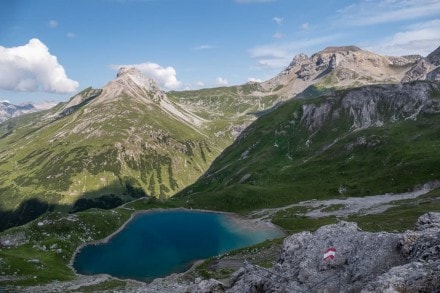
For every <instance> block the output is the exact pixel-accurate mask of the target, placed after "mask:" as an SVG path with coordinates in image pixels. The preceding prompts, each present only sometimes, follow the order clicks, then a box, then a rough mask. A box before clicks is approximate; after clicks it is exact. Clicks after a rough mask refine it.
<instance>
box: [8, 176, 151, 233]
mask: <svg viewBox="0 0 440 293" xmlns="http://www.w3.org/2000/svg"><path fill="white" fill-rule="evenodd" d="M97 195H98V196H97ZM141 197H148V195H147V194H146V193H145V192H144V190H143V189H142V188H139V187H136V186H133V185H131V184H130V183H126V184H125V191H124V192H123V193H122V194H120V195H116V194H108V190H107V189H106V188H103V189H102V190H97V191H93V192H86V193H84V194H83V195H82V196H81V197H80V198H79V199H78V200H76V201H75V203H74V204H73V205H60V204H49V203H48V202H46V201H43V200H41V199H39V198H31V199H27V200H25V201H23V202H22V203H20V205H19V207H18V208H17V209H15V210H3V209H1V208H0V232H1V231H4V230H6V229H9V228H13V227H16V226H20V225H23V224H26V223H28V222H30V221H32V220H35V219H36V218H38V217H40V216H41V215H43V214H45V213H47V212H52V211H67V212H69V213H76V212H80V211H85V210H88V209H92V208H98V209H106V210H108V209H113V208H116V207H118V206H120V205H122V204H124V203H127V202H129V201H132V200H134V199H138V198H141Z"/></svg>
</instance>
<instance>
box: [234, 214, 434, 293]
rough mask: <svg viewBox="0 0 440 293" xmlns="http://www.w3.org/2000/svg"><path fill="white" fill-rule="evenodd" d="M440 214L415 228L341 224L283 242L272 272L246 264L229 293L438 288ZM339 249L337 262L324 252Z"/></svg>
mask: <svg viewBox="0 0 440 293" xmlns="http://www.w3.org/2000/svg"><path fill="white" fill-rule="evenodd" d="M439 224H440V213H429V214H427V215H424V216H423V217H421V218H420V220H419V222H418V224H417V225H418V230H417V231H408V232H405V233H402V234H394V233H383V232H380V233H369V232H363V231H361V230H359V228H358V227H357V225H356V224H355V223H348V222H340V223H338V224H335V225H328V226H324V227H321V228H320V229H318V230H317V231H315V232H312V233H311V232H302V233H298V234H294V235H292V236H290V237H288V238H286V239H285V240H284V244H283V250H282V252H281V257H280V260H279V261H278V262H277V264H275V265H274V266H273V267H272V268H271V269H270V270H264V269H261V268H259V267H256V266H251V265H247V266H246V267H244V268H242V269H240V270H239V271H238V272H236V273H235V275H234V276H233V278H232V279H231V283H232V286H231V288H230V289H228V290H226V292H237V293H238V292H243V290H244V291H245V292H353V291H354V292H359V291H362V292H385V291H387V292H388V291H389V292H421V291H422V292H431V291H434V290H436V289H438V288H440V253H439V251H440V228H439V226H438V225H439ZM329 247H333V248H336V254H335V258H334V260H327V261H324V260H323V255H324V251H325V250H326V249H328V248H329Z"/></svg>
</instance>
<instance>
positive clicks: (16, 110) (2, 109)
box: [0, 101, 38, 123]
mask: <svg viewBox="0 0 440 293" xmlns="http://www.w3.org/2000/svg"><path fill="white" fill-rule="evenodd" d="M37 111H38V110H37V108H35V107H34V105H32V104H26V105H13V104H11V103H9V102H6V101H0V123H1V122H4V121H6V120H8V119H9V118H13V117H18V116H20V115H23V114H27V113H33V112H37Z"/></svg>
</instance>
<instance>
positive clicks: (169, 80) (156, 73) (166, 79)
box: [110, 62, 182, 89]
mask: <svg viewBox="0 0 440 293" xmlns="http://www.w3.org/2000/svg"><path fill="white" fill-rule="evenodd" d="M110 67H111V68H113V69H116V70H119V68H121V67H136V68H137V69H139V70H140V71H141V72H142V73H143V74H144V75H145V76H146V77H148V78H151V79H154V80H155V81H156V82H157V83H158V84H159V85H160V86H161V87H164V88H166V89H178V88H180V87H181V86H182V82H180V81H179V80H177V77H176V70H175V69H174V68H173V67H171V66H168V67H162V66H161V65H159V64H157V63H152V62H145V63H138V64H125V65H110Z"/></svg>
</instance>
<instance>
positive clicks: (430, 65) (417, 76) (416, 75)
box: [402, 47, 440, 82]
mask: <svg viewBox="0 0 440 293" xmlns="http://www.w3.org/2000/svg"><path fill="white" fill-rule="evenodd" d="M425 79H427V80H440V47H438V48H437V49H436V50H434V51H433V52H432V53H431V54H429V55H428V56H427V57H426V58H422V59H420V60H419V61H418V62H417V63H416V64H414V65H413V66H412V67H411V69H410V70H409V71H408V72H407V73H406V74H405V76H404V77H403V78H402V82H410V81H414V80H425Z"/></svg>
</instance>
